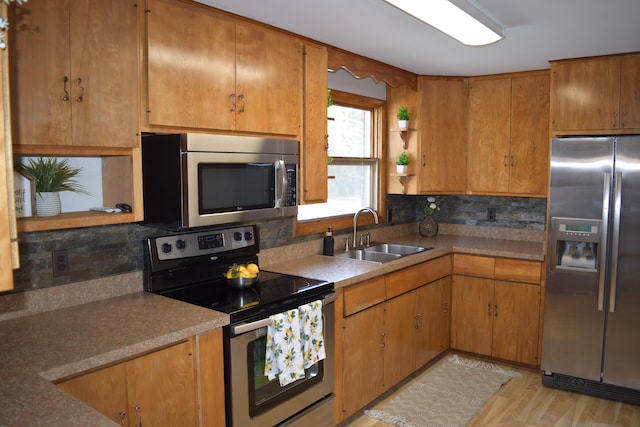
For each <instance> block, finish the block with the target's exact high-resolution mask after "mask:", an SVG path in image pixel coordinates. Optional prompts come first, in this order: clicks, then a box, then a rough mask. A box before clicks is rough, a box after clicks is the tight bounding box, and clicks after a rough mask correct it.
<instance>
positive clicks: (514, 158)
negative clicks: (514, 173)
mask: <svg viewBox="0 0 640 427" xmlns="http://www.w3.org/2000/svg"><path fill="white" fill-rule="evenodd" d="M509 157H511V167H514V166H515V165H516V156H509Z"/></svg>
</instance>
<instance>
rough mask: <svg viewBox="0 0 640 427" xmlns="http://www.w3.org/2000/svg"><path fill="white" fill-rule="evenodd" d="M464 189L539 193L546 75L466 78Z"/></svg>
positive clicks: (543, 187) (544, 171)
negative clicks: (467, 94) (465, 171)
mask: <svg viewBox="0 0 640 427" xmlns="http://www.w3.org/2000/svg"><path fill="white" fill-rule="evenodd" d="M469 116H470V119H469V141H468V143H469V145H468V157H467V159H468V168H467V190H468V192H469V193H474V194H478V193H479V194H514V195H529V196H545V195H546V193H547V185H548V184H547V175H548V167H549V132H548V127H547V123H548V119H549V74H548V72H546V71H543V72H532V73H525V74H515V75H512V76H501V77H481V78H472V79H471V86H470V92H469Z"/></svg>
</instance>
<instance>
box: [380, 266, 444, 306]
mask: <svg viewBox="0 0 640 427" xmlns="http://www.w3.org/2000/svg"><path fill="white" fill-rule="evenodd" d="M450 274H451V256H450V255H446V256H443V257H440V258H436V259H434V260H431V261H427V262H423V263H422V264H418V265H414V266H411V267H408V268H405V269H404V270H400V271H396V272H394V273H390V274H388V275H387V277H386V289H387V298H388V299H391V298H394V297H396V296H398V295H401V294H403V293H405V292H409V291H411V290H413V289H416V288H419V287H420V286H422V285H425V284H427V283H431V282H433V281H434V280H438V279H440V278H442V277H445V276H448V275H450Z"/></svg>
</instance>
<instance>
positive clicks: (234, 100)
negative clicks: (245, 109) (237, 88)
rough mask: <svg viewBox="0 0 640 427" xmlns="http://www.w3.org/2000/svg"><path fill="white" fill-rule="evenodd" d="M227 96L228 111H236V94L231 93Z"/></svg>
mask: <svg viewBox="0 0 640 427" xmlns="http://www.w3.org/2000/svg"><path fill="white" fill-rule="evenodd" d="M229 98H231V110H229V111H230V112H232V113H233V112H235V111H236V94H235V93H232V94H231V95H229Z"/></svg>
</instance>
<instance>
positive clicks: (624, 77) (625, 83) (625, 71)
mask: <svg viewBox="0 0 640 427" xmlns="http://www.w3.org/2000/svg"><path fill="white" fill-rule="evenodd" d="M620 73H621V74H620V87H621V89H620V127H621V128H624V129H640V105H639V103H638V100H639V99H640V55H629V56H624V57H622V58H621V59H620Z"/></svg>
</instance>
